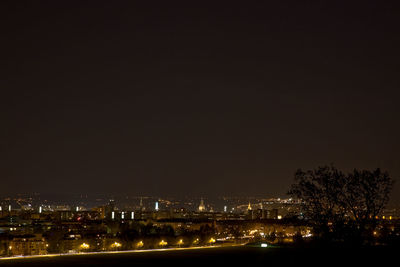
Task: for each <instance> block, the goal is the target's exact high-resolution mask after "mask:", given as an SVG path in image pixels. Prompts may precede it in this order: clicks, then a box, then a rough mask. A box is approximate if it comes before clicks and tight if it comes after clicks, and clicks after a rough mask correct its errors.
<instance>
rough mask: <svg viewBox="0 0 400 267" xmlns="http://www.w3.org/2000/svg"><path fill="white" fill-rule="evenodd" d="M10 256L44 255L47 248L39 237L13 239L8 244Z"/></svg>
mask: <svg viewBox="0 0 400 267" xmlns="http://www.w3.org/2000/svg"><path fill="white" fill-rule="evenodd" d="M9 251H10V254H11V255H45V254H47V246H46V242H45V240H44V238H42V237H41V235H35V237H14V238H13V240H12V241H11V242H10V245H9Z"/></svg>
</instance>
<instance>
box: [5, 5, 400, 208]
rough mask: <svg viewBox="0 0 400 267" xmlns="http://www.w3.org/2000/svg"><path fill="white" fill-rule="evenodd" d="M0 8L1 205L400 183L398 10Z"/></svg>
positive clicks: (364, 7) (308, 7)
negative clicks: (338, 173) (73, 197)
mask: <svg viewBox="0 0 400 267" xmlns="http://www.w3.org/2000/svg"><path fill="white" fill-rule="evenodd" d="M1 5H2V10H3V12H2V21H3V23H2V26H1V27H2V39H3V42H2V44H1V46H2V51H3V52H2V62H3V64H2V77H3V78H2V79H1V88H2V97H1V107H0V108H1V113H0V114H1V115H0V116H1V121H2V129H3V130H2V131H1V133H0V137H1V138H0V142H1V147H2V149H1V154H0V157H1V163H0V164H1V165H0V166H1V168H0V176H1V177H2V178H1V179H2V187H1V188H0V193H1V194H7V193H20V192H41V193H49V192H53V193H64V192H72V193H78V194H80V193H97V192H102V193H133V194H138V195H140V194H149V195H161V194H169V195H181V194H182V193H190V194H195V195H197V196H202V195H212V196H219V195H225V194H232V195H267V196H275V197H277V196H285V194H286V192H287V188H288V187H289V185H290V184H291V182H292V179H293V174H294V172H295V171H296V170H297V169H298V168H304V169H310V168H314V167H316V166H319V165H325V164H331V163H333V164H335V165H336V166H338V167H340V168H342V169H345V170H351V169H353V168H361V169H373V168H377V167H380V168H382V169H384V170H387V171H389V172H390V174H392V176H393V177H398V176H399V174H400V169H399V166H400V165H399V164H398V163H399V153H397V151H399V148H400V147H399V146H400V143H399V136H400V128H399V123H398V119H399V111H400V110H399V105H398V99H399V97H400V95H399V90H398V87H399V79H398V61H399V52H398V47H399V35H398V28H397V26H396V23H395V22H396V21H397V20H398V18H397V14H396V12H395V10H396V9H395V8H394V6H393V5H392V4H391V3H387V4H383V5H378V4H377V3H376V2H375V1H363V2H362V3H361V4H355V3H353V4H351V3H349V4H346V8H344V7H343V5H342V3H336V2H331V3H322V2H309V3H300V2H294V3H290V4H289V3H288V4H287V5H286V4H284V3H278V2H277V3H273V2H268V3H252V4H246V5H242V4H239V3H232V2H230V3H229V4H227V3H222V2H221V3H213V5H211V6H210V5H208V4H207V3H198V4H194V3H179V4H177V3H176V4H173V3H169V2H164V3H163V2H161V3H158V4H157V5H154V4H153V3H139V2H120V3H110V2H96V4H94V3H92V2H85V3H79V6H76V5H75V3H72V2H59V1H57V2H47V1H37V2H35V3H22V2H21V3H13V2H7V1H4V2H2V4H1ZM399 196H400V191H399V187H398V186H397V187H395V189H394V191H393V194H392V197H393V199H395V200H396V201H399V200H400V199H399Z"/></svg>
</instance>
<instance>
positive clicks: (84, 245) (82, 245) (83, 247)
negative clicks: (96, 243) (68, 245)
mask: <svg viewBox="0 0 400 267" xmlns="http://www.w3.org/2000/svg"><path fill="white" fill-rule="evenodd" d="M80 248H81V249H88V248H90V245H89V244H86V243H82V244H81V245H80Z"/></svg>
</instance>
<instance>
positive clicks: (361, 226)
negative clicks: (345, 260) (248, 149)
mask: <svg viewBox="0 0 400 267" xmlns="http://www.w3.org/2000/svg"><path fill="white" fill-rule="evenodd" d="M393 184H394V180H393V179H392V178H391V177H390V175H389V174H388V173H387V172H382V171H381V170H380V169H376V170H373V171H368V170H357V169H355V170H353V171H352V172H349V173H344V172H342V171H340V170H338V169H337V168H335V167H334V166H323V167H319V168H317V169H314V170H308V171H303V170H301V169H299V170H298V171H297V172H296V173H295V183H294V184H293V185H292V186H291V188H290V190H289V194H290V195H291V196H293V197H296V198H299V199H301V201H302V205H301V207H302V216H301V219H303V220H305V221H307V222H309V223H311V224H312V226H313V230H314V240H317V241H322V242H324V243H334V242H341V243H345V244H350V245H365V244H370V245H371V244H378V243H380V244H393V243H396V242H397V243H398V242H399V233H400V231H399V229H398V226H395V223H393V222H391V223H388V221H389V220H384V219H388V218H385V217H384V216H383V215H382V212H383V210H384V208H385V206H386V204H387V203H388V201H389V194H390V191H391V189H392V187H393ZM390 219H391V218H390Z"/></svg>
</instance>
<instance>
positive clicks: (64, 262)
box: [0, 247, 400, 267]
mask: <svg viewBox="0 0 400 267" xmlns="http://www.w3.org/2000/svg"><path fill="white" fill-rule="evenodd" d="M399 256H400V251H399V250H398V249H395V248H387V247H374V248H359V249H349V248H258V247H231V248H211V249H200V250H187V251H156V252H146V253H130V254H106V255H76V256H59V257H49V258H47V257H45V258H34V259H18V260H3V261H2V260H0V265H1V266H43V267H46V266H57V267H63V266H88V265H91V266H113V267H118V266H159V267H163V266H216V265H219V266H229V265H230V266H255V265H258V266H300V265H301V266H342V265H345V266H347V265H349V264H350V265H353V266H362V265H364V266H384V265H390V266H398V264H399V263H400V262H399V259H400V258H399Z"/></svg>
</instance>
